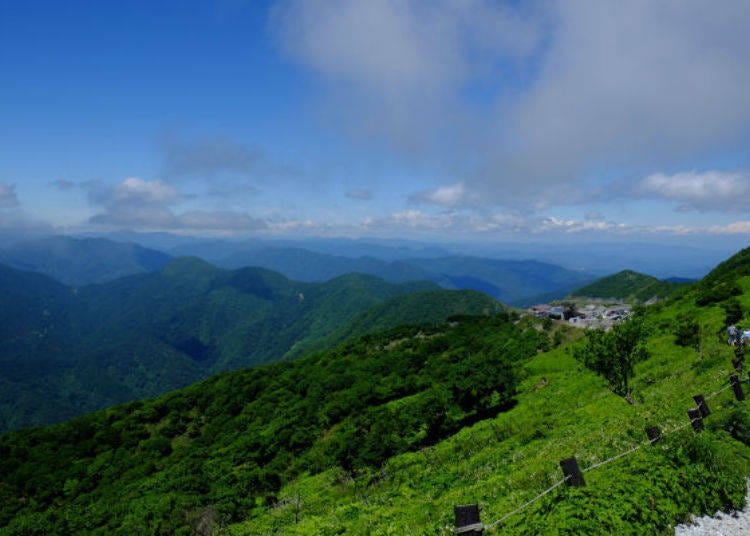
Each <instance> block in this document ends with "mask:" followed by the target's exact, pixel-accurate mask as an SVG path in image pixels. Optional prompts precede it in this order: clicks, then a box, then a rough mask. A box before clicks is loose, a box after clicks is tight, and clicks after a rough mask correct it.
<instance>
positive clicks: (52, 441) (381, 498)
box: [0, 250, 750, 535]
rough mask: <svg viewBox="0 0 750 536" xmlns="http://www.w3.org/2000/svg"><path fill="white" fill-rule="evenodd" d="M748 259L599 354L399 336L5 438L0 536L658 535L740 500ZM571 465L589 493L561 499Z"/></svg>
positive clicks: (467, 333)
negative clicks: (476, 512) (467, 518)
mask: <svg viewBox="0 0 750 536" xmlns="http://www.w3.org/2000/svg"><path fill="white" fill-rule="evenodd" d="M748 251H750V250H746V251H743V252H741V253H740V254H738V255H737V256H735V257H733V258H732V259H730V260H729V261H727V262H726V263H723V264H722V265H720V266H719V267H717V269H716V270H714V271H713V272H712V273H710V274H709V275H708V276H707V277H706V278H705V279H704V280H702V281H701V282H698V283H697V284H695V285H691V286H687V287H685V288H684V289H682V290H680V291H679V292H677V293H676V294H675V295H674V296H672V297H671V298H669V299H667V300H665V301H663V302H660V303H659V304H656V305H654V306H650V307H647V308H644V309H642V310H637V311H636V317H635V319H634V320H633V321H631V322H628V323H626V324H622V325H620V326H618V327H615V328H614V329H613V330H612V331H611V332H609V333H607V334H603V333H598V332H597V333H595V334H591V335H589V336H586V337H583V332H580V331H570V330H569V329H568V328H565V327H564V326H557V327H555V324H554V323H553V324H552V326H551V327H550V326H549V325H547V324H544V323H541V321H538V320H536V319H533V318H531V317H527V318H524V319H521V320H520V321H517V320H516V319H515V318H513V317H509V316H507V315H501V316H499V317H497V318H485V319H470V318H460V319H458V322H457V323H455V322H453V323H450V324H446V325H443V326H432V327H427V326H426V327H404V328H396V329H395V330H393V331H390V332H386V333H384V334H381V335H377V336H373V335H369V336H365V337H363V338H360V339H356V340H353V341H350V342H347V343H345V344H344V345H342V346H340V347H338V348H337V349H335V350H332V351H326V352H320V353H314V354H312V355H310V356H308V357H305V358H302V359H301V360H298V361H293V362H286V363H279V364H274V365H269V366H267V367H262V368H258V369H252V370H247V371H241V372H230V373H225V374H222V375H220V376H217V377H215V378H211V379H209V380H206V381H205V382H202V383H200V384H196V385H194V386H191V387H189V388H186V389H184V390H181V391H178V392H175V393H170V394H168V395H165V396H163V397H161V398H159V399H155V400H149V401H143V402H138V403H132V404H130V405H127V406H119V407H115V408H111V409H109V410H105V411H101V412H98V413H95V414H91V415H88V416H85V417H82V418H80V419H77V420H74V421H71V422H69V423H63V424H60V425H57V426H55V427H50V428H44V429H37V430H22V431H18V432H11V433H7V434H5V435H3V436H1V437H0V455H1V456H0V460H3V461H2V462H1V463H0V493H2V495H1V496H0V504H2V505H3V509H2V514H0V515H2V516H3V517H1V518H0V523H5V524H7V526H6V527H5V528H4V529H2V530H0V533H1V534H23V533H28V532H31V531H32V528H35V529H36V530H38V531H41V532H44V531H47V532H54V531H56V530H57V531H61V532H76V531H82V530H85V531H91V532H99V533H102V534H104V533H108V534H116V533H122V534H129V533H135V532H139V531H140V532H150V533H170V534H191V533H193V531H195V530H198V529H199V528H200V527H203V528H202V529H201V530H203V529H205V528H206V527H213V528H215V529H219V528H222V529H226V530H227V531H228V533H230V534H274V533H278V534H300V535H307V534H446V535H447V534H451V533H452V524H453V507H454V506H456V505H460V504H467V503H478V504H479V507H480V511H481V516H482V521H483V522H484V523H486V524H491V525H492V529H488V530H487V533H492V530H495V531H496V532H501V533H503V534H529V535H531V534H533V535H537V534H566V533H568V534H576V533H578V534H601V533H611V534H667V533H669V531H670V527H671V526H672V525H674V524H675V523H678V522H681V521H684V520H686V519H687V518H688V516H689V514H690V513H696V514H699V513H706V512H713V511H715V510H716V509H718V508H722V509H725V510H726V509H729V508H732V507H738V506H741V505H742V502H743V500H744V496H745V478H746V477H748V476H750V447H749V446H748V445H750V402H747V401H738V400H736V399H735V397H734V396H733V391H732V389H730V388H729V383H728V376H729V374H730V372H733V371H734V369H733V365H732V358H734V357H735V349H734V348H732V347H731V346H729V345H727V343H726V340H725V330H726V325H727V323H728V321H729V320H731V321H733V322H740V323H742V322H744V321H746V320H747V318H748V317H747V312H748V310H749V309H750V265H748V260H747V258H748V257H750V253H748ZM746 274H747V275H746ZM737 306H739V318H738V312H737ZM551 330H560V331H555V332H554V333H553V331H551ZM582 337H583V338H582ZM577 338H578V339H580V340H576V339H577ZM552 341H555V343H560V344H561V345H560V346H558V347H556V348H553V349H548V348H549V347H550V346H551V345H552V344H553V343H552ZM545 349H547V351H544V350H545ZM742 385H743V389H744V390H745V393H747V392H748V385H747V382H744V383H743V384H742ZM697 394H703V395H705V397H706V398H707V403H708V406H709V407H710V415H708V416H707V417H705V419H704V426H705V428H704V430H703V431H702V432H700V433H695V432H693V430H692V428H691V423H690V420H689V419H688V416H687V414H686V411H687V410H688V409H690V408H693V407H694V406H695V401H694V400H693V399H692V398H691V397H692V395H697ZM651 425H655V426H658V427H659V428H660V430H661V431H662V433H663V437H662V438H661V439H660V440H659V441H658V442H657V443H655V444H654V445H651V444H649V442H648V441H647V439H646V435H645V433H644V428H645V427H646V426H651ZM570 456H575V457H576V458H577V460H578V463H579V464H580V467H581V468H582V469H583V471H584V476H585V482H586V486H585V487H568V486H566V485H565V484H564V481H563V480H562V478H563V477H562V473H561V470H560V465H559V462H560V461H561V460H562V459H564V458H568V457H570ZM553 486H556V487H553ZM532 499H533V502H530V503H528V502H529V501H531V500H532ZM526 503H528V504H527V505H526V506H525V507H523V508H521V509H520V510H517V509H518V508H519V507H522V506H523V505H525V504H526ZM495 521H496V522H497V523H493V522H495Z"/></svg>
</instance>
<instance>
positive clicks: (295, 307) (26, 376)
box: [0, 258, 496, 430]
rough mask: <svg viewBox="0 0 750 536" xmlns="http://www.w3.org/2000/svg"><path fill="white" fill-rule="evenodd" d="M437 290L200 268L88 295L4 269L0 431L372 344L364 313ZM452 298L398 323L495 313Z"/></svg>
mask: <svg viewBox="0 0 750 536" xmlns="http://www.w3.org/2000/svg"><path fill="white" fill-rule="evenodd" d="M428 289H436V285H434V284H432V283H427V282H422V283H419V282H415V283H405V284H400V285H394V284H390V283H387V282H385V281H383V280H381V279H378V278H376V277H372V276H366V275H361V274H360V275H357V274H350V275H345V276H341V277H338V278H336V279H333V280H330V281H327V282H325V283H300V282H296V281H291V280H289V279H287V278H286V277H284V276H282V275H281V274H278V273H275V272H271V271H269V270H265V269H261V268H244V269H240V270H234V271H226V270H221V269H218V268H216V267H214V266H212V265H210V264H208V263H206V262H204V261H201V260H199V259H195V258H180V259H176V260H174V261H172V262H170V263H169V264H168V265H167V266H165V267H164V268H163V269H162V270H160V271H159V272H154V273H147V274H139V275H134V276H130V277H127V278H122V279H119V280H116V281H112V282H109V283H105V284H100V285H91V286H87V287H82V288H80V289H71V288H68V287H65V286H63V285H61V284H59V283H56V282H54V281H52V280H51V279H49V278H45V277H44V276H41V275H38V274H31V273H28V272H22V271H18V270H13V269H11V268H3V269H0V319H2V320H3V323H2V325H1V326H0V334H2V339H1V340H0V387H2V389H0V393H1V394H0V430H2V429H8V428H17V427H21V426H30V425H38V424H45V423H51V422H58V421H61V420H64V419H68V418H71V417H73V416H75V415H80V414H82V413H85V412H87V411H92V410H95V409H98V408H102V407H106V406H108V405H112V404H115V403H120V402H124V401H127V400H134V399H137V398H144V397H147V396H154V395H156V394H159V393H163V392H166V391H169V390H171V389H176V388H179V387H183V386H185V385H188V384H190V383H192V382H195V381H198V380H200V379H202V378H205V377H207V376H209V375H210V374H214V373H216V372H220V371H224V370H231V369H237V368H242V367H247V366H255V365H259V364H264V363H270V362H273V361H278V360H282V359H288V358H291V357H295V356H299V355H300V353H299V351H295V349H296V348H305V347H315V348H324V347H327V346H326V345H327V343H326V342H325V341H326V338H327V337H328V336H329V335H330V334H331V333H333V332H334V331H335V330H336V329H338V328H340V327H341V326H344V325H348V326H349V327H348V328H347V329H348V330H350V332H356V333H363V332H366V331H369V330H370V326H369V323H370V322H376V320H378V319H377V318H375V317H373V316H368V317H362V318H360V319H359V320H358V321H356V322H355V323H352V317H354V316H355V315H356V314H357V313H359V312H362V311H364V310H366V309H368V308H369V307H372V306H375V305H378V304H379V303H381V302H383V301H384V300H387V299H389V298H392V297H395V296H398V295H401V294H405V293H410V292H415V291H424V290H428ZM451 296H452V292H450V291H443V290H437V291H436V292H434V293H431V294H427V295H423V297H422V298H421V299H420V300H419V302H420V304H421V308H420V307H415V303H414V302H412V303H411V304H409V305H408V307H407V306H406V305H405V306H404V308H403V309H402V310H401V311H398V309H399V307H398V306H396V307H393V310H391V311H390V312H389V315H390V316H391V318H393V319H396V318H397V319H398V322H399V323H401V322H412V323H413V322H418V321H421V320H423V312H424V311H425V310H430V311H431V312H432V315H431V316H429V319H430V320H433V319H434V320H443V319H445V318H446V317H448V316H450V315H452V314H456V313H457V312H459V313H481V312H482V311H484V310H485V309H493V308H494V307H496V305H495V303H494V301H493V300H492V299H491V298H489V297H488V296H478V295H473V297H472V300H469V301H464V302H462V300H461V299H460V298H458V296H457V297H456V299H455V300H454V299H453V297H451ZM460 303H463V305H462V306H458V304H460ZM393 323H394V322H391V323H390V325H393ZM382 325H383V324H382V322H381V323H378V324H377V327H382ZM339 340H340V339H336V340H335V342H337V341H339Z"/></svg>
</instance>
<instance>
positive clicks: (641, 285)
mask: <svg viewBox="0 0 750 536" xmlns="http://www.w3.org/2000/svg"><path fill="white" fill-rule="evenodd" d="M681 286H682V285H681V284H679V283H674V282H669V281H661V280H659V279H656V278H655V277H652V276H650V275H645V274H640V273H638V272H634V271H632V270H623V271H621V272H618V273H616V274H613V275H610V276H607V277H603V278H601V279H597V280H596V281H594V282H593V283H590V284H588V285H585V286H583V287H581V288H579V289H577V290H575V291H573V292H572V293H571V297H579V298H584V297H585V298H599V299H605V300H606V299H616V300H624V301H632V302H645V301H648V300H650V299H651V298H666V297H667V296H669V295H670V294H672V293H673V292H674V291H675V290H677V289H678V288H680V287H681Z"/></svg>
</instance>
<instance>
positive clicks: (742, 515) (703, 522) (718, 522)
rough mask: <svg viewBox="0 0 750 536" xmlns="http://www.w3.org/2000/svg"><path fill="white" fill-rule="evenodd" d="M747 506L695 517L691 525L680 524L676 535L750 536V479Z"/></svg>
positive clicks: (675, 531) (676, 529) (675, 529)
mask: <svg viewBox="0 0 750 536" xmlns="http://www.w3.org/2000/svg"><path fill="white" fill-rule="evenodd" d="M745 505H746V506H745V508H744V509H742V510H738V511H736V512H732V513H730V514H725V513H724V512H716V514H714V515H713V516H703V517H695V516H694V517H693V522H692V523H691V524H690V525H678V526H676V527H675V528H674V533H675V536H748V535H749V534H750V480H748V481H747V495H746V497H745Z"/></svg>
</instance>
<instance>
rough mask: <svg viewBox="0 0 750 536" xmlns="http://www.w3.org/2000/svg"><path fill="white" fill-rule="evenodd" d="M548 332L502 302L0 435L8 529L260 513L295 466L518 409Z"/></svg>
mask: <svg viewBox="0 0 750 536" xmlns="http://www.w3.org/2000/svg"><path fill="white" fill-rule="evenodd" d="M546 344H547V338H546V336H545V335H544V334H542V333H540V332H538V331H537V330H535V329H530V328H521V327H517V326H515V325H514V323H513V322H512V321H511V319H510V318H509V317H508V316H507V315H502V316H499V317H492V318H486V319H483V320H482V319H478V318H476V317H474V318H468V317H461V318H460V319H459V320H457V321H456V322H454V323H453V324H451V326H430V325H426V326H416V327H402V328H397V329H396V330H393V331H390V332H388V333H386V334H384V335H380V336H367V337H364V338H361V339H357V340H354V341H352V342H350V343H347V344H345V345H343V346H341V347H339V348H338V349H336V350H333V351H328V352H321V353H316V354H313V355H311V356H309V357H307V358H304V359H301V360H298V361H294V362H288V363H278V364H275V365H270V366H267V367H259V368H255V369H249V370H245V371H241V372H233V373H225V374H223V375H220V376H217V377H214V378H212V379H210V380H207V381H205V382H203V383H200V384H197V385H194V386H191V387H189V388H186V389H183V390H181V391H178V392H175V393H171V394H168V395H165V396H163V397H161V398H158V399H155V400H149V401H144V402H135V403H132V404H129V405H126V406H118V407H114V408H111V409H108V410H105V411H102V412H99V413H94V414H91V415H88V416H85V417H81V418H78V419H75V420H73V421H70V422H68V423H64V424H60V425H57V426H55V427H51V428H46V429H37V430H25V431H19V432H12V433H8V434H6V435H4V436H2V437H0V455H1V456H0V505H2V506H0V525H7V526H6V528H5V529H4V531H3V530H0V533H5V534H20V533H28V531H30V530H31V531H32V532H37V533H68V534H70V533H78V532H81V531H85V530H95V531H99V532H101V533H107V534H115V533H117V534H135V533H139V532H144V531H145V532H149V533H160V534H179V533H187V534H189V533H190V531H189V517H190V515H189V514H190V512H193V511H198V510H200V509H204V508H209V507H210V508H213V509H215V511H216V512H217V513H218V514H219V515H221V516H222V517H224V518H226V519H227V520H228V521H241V520H244V519H247V518H248V517H251V518H252V517H255V516H257V515H262V514H263V513H264V512H266V511H267V509H268V508H269V507H271V506H272V505H273V504H275V503H276V502H277V500H278V492H279V490H280V487H281V485H282V484H283V483H287V482H289V481H290V480H292V479H293V478H295V477H296V476H298V475H300V474H322V473H325V472H327V471H328V470H329V468H330V467H340V468H341V471H344V472H347V471H350V472H352V471H353V472H356V473H357V474H364V473H365V472H366V473H368V474H369V473H370V472H371V471H376V470H377V469H378V468H379V467H380V466H381V465H382V464H383V463H384V462H385V461H386V460H387V459H388V458H390V457H392V456H394V455H396V454H399V453H403V452H409V451H413V450H415V449H418V448H422V447H425V446H427V445H431V444H434V443H435V442H437V441H439V440H440V439H441V438H444V437H447V436H449V435H451V434H453V433H455V432H456V431H458V430H460V429H461V428H462V427H464V426H466V425H467V424H469V423H472V422H476V421H477V420H480V419H484V418H487V417H491V416H493V415H496V414H497V413H498V412H501V411H503V410H506V409H508V408H509V407H512V405H513V403H514V399H513V397H514V395H515V393H516V384H517V382H518V376H517V373H518V370H519V366H520V364H521V363H522V362H523V361H525V360H527V359H528V357H529V356H531V355H534V354H535V353H536V352H537V350H538V349H540V348H542V347H544V346H545V345H546Z"/></svg>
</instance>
